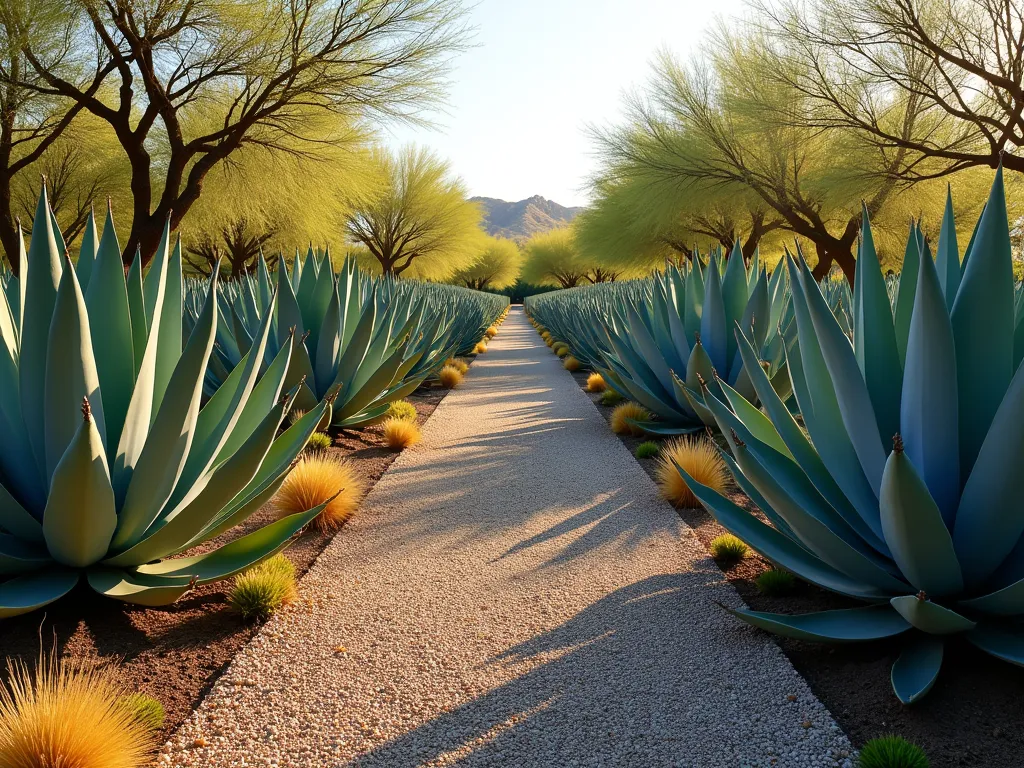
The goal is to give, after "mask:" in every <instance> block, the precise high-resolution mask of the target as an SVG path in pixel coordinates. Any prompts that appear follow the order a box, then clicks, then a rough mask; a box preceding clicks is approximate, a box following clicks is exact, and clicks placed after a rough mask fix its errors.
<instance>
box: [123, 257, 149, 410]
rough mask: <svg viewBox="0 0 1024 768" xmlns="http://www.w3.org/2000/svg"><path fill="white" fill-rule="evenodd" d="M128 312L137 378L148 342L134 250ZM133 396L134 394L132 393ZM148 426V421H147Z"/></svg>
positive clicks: (138, 261) (139, 266)
mask: <svg viewBox="0 0 1024 768" xmlns="http://www.w3.org/2000/svg"><path fill="white" fill-rule="evenodd" d="M126 283H127V288H128V310H129V313H130V315H131V322H132V349H133V352H134V354H133V355H132V357H133V358H134V361H135V374H134V375H135V377H136V378H138V376H139V371H140V370H141V368H142V358H143V356H144V355H145V354H146V345H147V342H148V341H149V325H148V321H147V320H146V297H145V294H144V292H143V287H142V254H141V253H140V252H139V251H138V250H136V251H135V258H134V259H132V264H131V267H129V269H128V278H127V281H126ZM133 394H134V393H133ZM147 424H148V419H147Z"/></svg>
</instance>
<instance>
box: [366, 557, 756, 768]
mask: <svg viewBox="0 0 1024 768" xmlns="http://www.w3.org/2000/svg"><path fill="white" fill-rule="evenodd" d="M716 580H717V579H716V576H715V575H714V574H711V573H710V572H709V573H703V572H699V571H691V572H689V573H687V574H665V575H659V576H653V577H650V578H647V579H644V580H642V581H638V582H636V583H634V584H631V585H629V586H626V587H623V588H621V589H618V590H616V591H615V592H612V593H611V594H609V595H607V596H606V597H604V598H602V599H600V600H598V601H597V602H595V603H593V604H592V605H590V606H589V607H587V608H585V609H584V610H582V611H581V612H579V613H578V614H576V615H575V616H573V617H572V618H571V619H569V620H568V621H566V622H565V623H564V624H561V625H560V626H558V627H555V628H554V629H552V630H550V631H548V632H545V633H542V634H540V635H538V636H536V637H534V638H531V639H530V640H528V641H526V642H524V643H521V644H520V645H517V646H515V647H512V648H509V649H508V650H507V651H505V652H503V653H501V654H500V655H499V656H497V657H495V658H493V659H491V660H489V661H488V662H487V663H486V665H485V666H491V665H498V666H506V665H512V668H513V669H515V668H516V665H524V662H525V665H524V666H526V669H525V671H524V672H523V673H522V674H520V675H519V676H517V677H516V678H515V679H513V680H511V681H510V682H507V683H505V684H503V685H500V686H498V687H496V688H494V689H492V690H490V691H488V692H487V693H485V694H484V695H482V696H479V697H478V698H475V699H473V700H471V701H469V702H467V703H465V704H463V705H462V706H460V707H457V708H456V709H454V710H451V711H449V712H445V713H443V714H441V715H439V716H437V717H436V718H434V719H432V720H430V721H429V722H426V723H423V724H422V725H420V726H419V727H417V728H415V729H414V730H411V731H409V732H407V733H405V734H403V735H401V736H399V737H397V738H395V739H393V740H391V741H389V742H387V743H385V744H382V745H381V746H379V747H377V748H375V749H373V750H372V751H370V752H368V753H366V754H364V755H362V756H360V757H358V758H356V759H355V760H353V761H352V764H353V765H358V766H366V767H372V766H380V767H381V768H384V767H385V766H386V767H387V768H412V766H420V765H427V764H432V762H431V761H435V760H439V759H440V758H441V757H443V756H447V759H448V760H449V761H452V762H453V764H458V765H467V766H471V765H476V764H485V763H486V764H487V765H509V766H530V767H532V766H538V767H539V766H568V765H609V766H611V765H638V766H639V765H643V766H669V765H678V764H684V763H681V759H682V758H683V757H684V756H686V755H687V754H688V753H689V748H688V746H687V743H688V742H689V741H690V740H694V739H702V740H703V739H706V740H710V743H712V744H714V743H715V740H716V739H717V740H719V742H720V743H721V746H722V755H723V756H724V755H726V754H728V753H729V750H730V749H731V748H732V745H734V744H742V743H743V741H744V739H746V738H748V737H749V734H748V733H747V731H746V728H745V727H744V724H743V722H741V720H742V718H726V719H723V720H721V722H718V721H717V719H718V718H720V717H721V716H722V715H723V714H727V713H728V712H729V705H728V704H727V702H729V701H731V700H732V698H734V697H732V696H731V694H732V691H731V690H730V686H728V685H723V686H722V687H721V689H720V690H718V691H715V690H714V689H711V690H710V691H709V690H708V689H707V687H706V686H705V685H704V678H705V677H706V675H707V674H708V673H707V672H706V671H703V670H702V669H701V661H702V659H701V657H700V655H695V653H696V652H699V651H701V650H702V649H694V648H693V647H690V645H689V642H690V641H689V639H688V638H689V635H688V634H687V633H686V632H683V631H680V628H681V627H683V626H685V625H684V622H686V621H692V620H693V618H694V611H693V607H692V601H694V600H698V599H705V600H709V599H710V595H711V594H713V593H714V589H705V590H703V594H704V596H703V598H701V597H696V596H695V589H700V588H701V587H706V586H707V585H708V583H709V582H715V581H716ZM717 610H718V609H717V607H715V606H709V607H706V608H702V609H700V610H698V611H697V612H696V615H700V614H701V613H702V612H704V613H706V612H708V611H717ZM725 625H726V623H725V622H723V626H725ZM734 631H735V630H734V629H733V628H731V627H730V628H726V629H723V630H722V632H723V633H728V632H734ZM739 631H740V632H744V630H739ZM709 634H714V630H709ZM531 663H532V666H530V664H531ZM706 663H708V664H711V665H713V664H715V659H713V658H708V659H706ZM698 694H699V695H698ZM714 751H715V750H714V748H711V749H708V748H705V749H704V754H708V753H709V752H710V753H714ZM453 758H454V760H452V759H453ZM630 758H634V759H630ZM446 764H448V763H447V762H446ZM685 764H689V763H685ZM728 764H730V763H727V762H724V761H723V762H714V763H712V762H707V763H699V765H700V766H709V767H710V766H712V765H714V766H725V765H728ZM695 765H696V764H695Z"/></svg>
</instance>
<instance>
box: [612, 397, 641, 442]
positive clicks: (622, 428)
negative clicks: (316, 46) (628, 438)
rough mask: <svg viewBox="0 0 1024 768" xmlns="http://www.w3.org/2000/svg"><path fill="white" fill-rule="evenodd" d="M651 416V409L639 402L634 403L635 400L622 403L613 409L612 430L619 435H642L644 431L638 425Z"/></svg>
mask: <svg viewBox="0 0 1024 768" xmlns="http://www.w3.org/2000/svg"><path fill="white" fill-rule="evenodd" d="M650 418H651V413H650V411H648V410H647V409H646V408H644V407H643V406H642V405H640V404H639V403H634V402H633V401H628V402H625V403H622V404H621V405H618V406H616V408H615V410H614V411H612V418H611V425H612V432H614V433H615V434H617V435H633V436H634V437H641V436H643V434H644V431H643V429H642V428H641V427H640V426H638V422H643V421H647V420H648V419H650Z"/></svg>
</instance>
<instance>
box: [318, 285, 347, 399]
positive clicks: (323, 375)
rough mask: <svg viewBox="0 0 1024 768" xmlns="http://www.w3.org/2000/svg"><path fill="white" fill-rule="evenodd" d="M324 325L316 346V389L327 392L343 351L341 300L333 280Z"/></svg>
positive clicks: (333, 379) (336, 373)
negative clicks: (339, 354) (340, 353)
mask: <svg viewBox="0 0 1024 768" xmlns="http://www.w3.org/2000/svg"><path fill="white" fill-rule="evenodd" d="M323 319H324V320H323V327H322V328H321V329H320V335H319V338H318V340H317V343H316V346H315V347H313V349H315V350H316V360H315V362H314V365H313V373H314V378H315V380H316V391H317V392H326V391H327V390H328V389H329V388H330V386H331V385H332V384H333V383H334V381H335V379H336V378H337V376H338V353H339V352H340V351H341V334H342V330H341V301H340V299H339V298H338V290H337V287H336V286H334V284H333V281H332V290H331V293H330V295H329V296H328V304H327V308H326V309H325V311H324V314H323Z"/></svg>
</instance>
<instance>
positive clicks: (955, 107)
mask: <svg viewBox="0 0 1024 768" xmlns="http://www.w3.org/2000/svg"><path fill="white" fill-rule="evenodd" d="M754 9H755V14H754V16H755V17H756V18H758V19H759V20H760V22H759V23H760V26H761V27H762V29H763V30H764V31H765V34H766V37H767V38H768V39H769V41H770V45H768V46H767V49H768V50H770V51H771V52H772V55H773V56H774V57H775V59H776V61H775V62H774V63H772V65H771V66H769V67H766V68H765V70H764V75H765V77H766V78H771V79H775V80H776V81H778V82H782V83H784V84H786V85H787V86H789V87H791V88H792V89H793V90H794V91H795V92H797V93H799V94H800V99H799V101H798V104H799V109H797V110H795V111H794V113H793V115H792V119H793V121H794V122H795V123H797V124H800V125H803V126H806V127H808V128H810V129H812V130H813V129H817V130H822V129H824V130H828V129H843V130H852V131H855V132H857V133H858V134H859V135H860V136H861V137H862V139H863V141H864V142H865V143H867V144H868V145H870V146H872V147H873V148H874V149H875V150H876V152H879V153H895V152H901V151H902V152H904V153H906V157H907V160H906V162H903V163H900V164H897V165H894V166H890V167H883V168H880V169H878V170H880V171H884V172H885V173H887V174H890V175H893V176H895V177H896V178H898V179H901V180H911V181H916V180H918V179H928V178H934V177H937V176H945V175H948V174H951V173H954V172H956V171H959V170H962V169H964V168H970V167H975V166H982V167H988V168H995V167H996V165H998V163H999V162H1000V159H1002V162H1003V165H1004V167H1005V168H1007V169H1010V170H1014V171H1024V157H1021V156H1017V155H1014V154H1013V150H1015V149H1017V148H1018V147H1020V146H1021V144H1022V143H1024V3H1021V2H1020V0H811V2H796V0H782V2H768V1H767V0H757V1H756V2H755V3H754ZM908 103H910V104H913V110H914V112H915V113H916V114H915V119H914V121H913V124H912V126H911V127H910V130H907V126H906V124H905V120H904V119H901V118H902V117H903V115H904V113H905V112H906V109H907V108H906V105H907V104H908ZM894 113H895V115H896V117H897V119H893V114H894Z"/></svg>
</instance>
